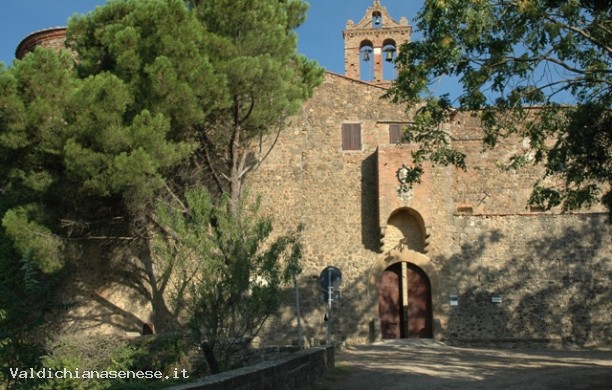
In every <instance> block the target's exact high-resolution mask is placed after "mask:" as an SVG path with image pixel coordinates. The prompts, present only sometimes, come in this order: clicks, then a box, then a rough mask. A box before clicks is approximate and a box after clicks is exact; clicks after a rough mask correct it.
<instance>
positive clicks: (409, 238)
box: [383, 207, 428, 253]
mask: <svg viewBox="0 0 612 390" xmlns="http://www.w3.org/2000/svg"><path fill="white" fill-rule="evenodd" d="M427 235H428V232H427V229H426V227H425V221H424V219H423V217H422V216H421V214H420V213H419V212H418V211H416V210H414V209H412V208H409V207H402V208H399V209H396V210H394V211H393V212H392V213H391V215H389V218H388V219H387V224H386V226H385V229H384V239H383V252H389V251H391V250H393V249H398V248H403V247H406V248H408V249H410V250H414V251H416V252H421V253H426V252H427V250H426V247H427Z"/></svg>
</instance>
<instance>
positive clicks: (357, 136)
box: [342, 123, 361, 150]
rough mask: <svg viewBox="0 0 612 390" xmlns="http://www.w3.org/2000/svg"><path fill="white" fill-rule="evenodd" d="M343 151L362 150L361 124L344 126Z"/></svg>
mask: <svg viewBox="0 0 612 390" xmlns="http://www.w3.org/2000/svg"><path fill="white" fill-rule="evenodd" d="M342 150H361V124H359V123H343V124H342Z"/></svg>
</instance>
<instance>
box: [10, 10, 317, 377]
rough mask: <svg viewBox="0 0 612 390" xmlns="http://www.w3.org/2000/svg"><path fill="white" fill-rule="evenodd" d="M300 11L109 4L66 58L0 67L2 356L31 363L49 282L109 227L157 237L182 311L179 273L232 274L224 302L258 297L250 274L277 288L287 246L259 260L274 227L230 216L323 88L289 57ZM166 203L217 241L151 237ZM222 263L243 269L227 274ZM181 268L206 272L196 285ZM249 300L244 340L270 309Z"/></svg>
mask: <svg viewBox="0 0 612 390" xmlns="http://www.w3.org/2000/svg"><path fill="white" fill-rule="evenodd" d="M306 9H307V6H306V3H304V2H303V1H300V0H289V1H282V2H279V1H276V0H256V1H227V0H214V1H206V2H199V1H194V2H190V1H187V2H186V1H182V0H150V1H139V0H114V1H109V2H108V3H107V4H106V5H105V6H103V7H98V8H97V9H96V10H95V11H93V12H92V13H90V14H88V15H85V16H76V17H73V18H72V19H71V20H70V22H69V26H68V29H67V45H68V46H69V49H71V51H57V50H49V49H43V48H37V49H36V50H34V52H33V53H30V54H28V55H26V56H25V57H24V58H23V59H22V60H18V61H15V62H14V63H13V65H12V66H11V67H9V68H4V67H0V218H1V219H2V226H1V227H0V243H1V244H2V246H3V248H4V247H6V251H2V253H0V270H2V271H5V270H6V271H7V272H6V273H4V272H3V273H2V275H1V276H0V283H1V284H0V300H1V302H2V306H0V332H3V333H2V334H1V335H0V345H1V346H2V348H5V349H4V350H8V348H12V351H13V352H15V351H18V350H21V351H24V352H23V354H25V353H26V352H25V351H26V350H28V349H27V348H26V347H25V346H26V344H27V343H29V340H31V337H30V334H29V333H31V331H32V330H33V329H36V325H35V324H38V323H40V320H41V319H42V318H43V317H42V315H43V313H44V312H45V310H47V309H48V308H49V301H50V300H51V299H52V297H53V289H52V287H53V284H52V283H51V284H49V283H48V281H49V280H51V279H54V278H55V277H56V275H59V274H60V272H59V271H60V270H61V269H62V268H63V267H64V266H65V264H66V263H67V262H69V261H73V260H74V259H73V256H71V255H70V253H72V251H73V250H75V249H78V246H79V244H80V243H82V242H86V241H84V240H89V239H91V238H94V236H95V239H96V240H98V239H100V238H101V237H109V238H113V235H114V234H115V233H116V231H117V229H116V225H115V224H117V223H121V224H122V227H123V228H125V229H123V228H122V229H121V230H122V231H123V230H125V235H127V236H129V235H132V236H138V237H142V236H143V231H144V230H147V232H157V233H158V234H159V236H163V237H164V240H165V241H164V242H162V243H160V242H156V244H159V246H158V248H157V250H158V251H159V253H160V255H159V256H160V257H162V256H165V258H167V259H172V261H173V262H172V263H169V264H167V265H168V267H167V268H166V269H165V270H164V272H165V273H167V275H163V277H161V278H160V280H162V282H160V284H159V285H157V286H154V287H155V288H156V289H157V290H156V291H159V292H160V294H161V295H163V294H164V293H166V292H167V293H169V295H172V297H171V298H173V299H174V300H175V303H177V304H179V305H180V300H181V297H184V295H185V294H184V293H185V291H186V290H185V288H186V285H187V284H185V283H184V284H182V285H181V284H177V285H174V287H175V288H174V289H173V291H166V288H169V287H168V285H169V284H170V283H171V282H170V280H173V278H170V277H168V276H169V275H172V274H173V273H176V274H177V275H178V276H177V278H178V279H181V278H182V280H186V281H190V283H191V281H192V277H195V276H197V277H198V278H200V280H199V281H200V282H204V281H206V282H209V280H208V279H207V278H209V277H210V278H213V279H212V280H213V281H215V282H219V279H218V278H219V277H220V275H226V274H227V275H230V274H231V275H234V276H233V279H231V281H232V283H237V285H236V286H230V285H229V284H227V283H229V282H224V284H223V286H221V285H220V287H223V289H224V291H228V292H227V293H228V294H230V295H232V294H233V295H232V297H233V298H232V299H234V300H235V299H236V298H235V294H237V292H239V291H241V292H244V291H246V290H245V289H246V287H245V284H246V285H250V284H252V283H251V282H250V279H249V275H251V274H258V275H260V277H261V278H264V279H265V280H267V281H270V282H271V283H274V285H275V286H280V285H282V283H281V281H284V278H285V276H286V275H285V273H284V272H281V271H280V270H277V269H275V268H274V267H273V264H276V263H274V261H276V260H278V258H280V257H282V256H281V254H284V253H285V250H287V248H288V247H290V246H291V245H293V243H295V237H293V236H292V237H290V238H284V239H278V240H276V241H272V246H270V247H269V248H268V249H267V251H264V250H263V249H262V243H263V242H264V241H265V239H266V238H267V237H268V235H269V234H270V232H271V224H270V222H269V221H268V220H265V219H259V220H257V222H247V221H244V224H242V222H239V218H238V215H237V214H236V213H238V212H242V211H243V206H242V204H241V200H240V198H241V196H242V193H243V186H242V184H243V182H244V180H245V179H246V178H247V176H248V173H249V172H251V171H252V170H253V169H255V168H256V166H257V165H258V164H260V163H261V162H262V161H263V159H265V156H266V155H267V153H268V152H269V150H270V149H271V148H272V147H273V146H274V143H275V141H274V137H277V136H278V132H280V131H281V130H282V129H283V128H284V126H285V125H286V122H287V118H288V117H289V116H290V115H292V114H295V113H296V112H297V111H298V110H299V108H300V105H301V103H302V102H303V101H304V99H307V98H308V97H310V96H311V95H312V92H313V90H314V87H315V86H316V85H317V84H318V83H319V82H320V81H321V79H322V74H323V70H322V69H321V68H320V67H318V66H317V65H316V64H315V63H313V62H312V61H309V60H307V59H306V58H304V57H302V56H300V55H298V54H297V52H296V42H297V38H296V34H295V32H294V29H295V28H296V27H298V26H299V25H300V24H301V23H302V22H303V20H304V18H305V12H306ZM268 135H272V139H267V138H266V137H267V136H268ZM264 145H266V146H267V149H266V148H264V147H263V146H264ZM257 151H259V153H256V152H257ZM191 186H200V187H205V188H208V189H212V188H214V189H215V191H211V193H213V194H214V197H215V198H216V197H219V198H221V197H223V199H224V201H223V202H221V201H219V202H208V204H209V206H206V207H209V208H208V209H207V208H206V207H204V206H202V207H204V208H203V209H199V208H198V207H199V206H197V205H198V204H200V205H202V204H207V203H206V202H204V201H203V200H202V199H199V197H201V196H204V195H201V194H200V195H197V194H195V193H194V192H190V193H189V194H188V195H185V192H186V188H189V187H191ZM228 193H229V196H225V195H223V194H228ZM206 196H207V197H208V198H211V196H210V195H206ZM166 199H173V201H177V202H178V206H177V207H179V208H181V207H182V206H181V205H180V203H181V201H178V200H179V199H183V200H186V201H187V202H188V203H189V204H190V208H189V209H188V210H190V212H191V211H193V212H195V214H193V215H190V216H189V218H192V219H193V218H199V219H198V220H199V221H206V223H205V224H203V225H202V227H208V228H210V220H209V219H206V218H208V217H211V216H214V218H215V219H216V220H217V221H218V222H217V223H218V224H219V228H218V229H217V228H214V229H213V230H214V231H216V232H217V235H215V236H214V239H213V238H211V236H210V232H207V231H204V230H202V231H200V232H199V233H197V234H196V232H198V230H197V228H196V227H195V225H194V224H193V223H191V222H190V223H187V222H184V224H185V226H184V227H183V228H181V227H180V224H179V225H178V226H175V225H174V224H173V223H169V222H168V225H169V226H172V227H173V228H174V229H176V231H177V232H178V233H176V234H178V236H176V235H175V233H173V232H172V231H169V230H165V228H164V227H163V226H162V225H163V224H158V223H157V222H158V221H159V220H163V219H164V218H166V217H168V216H164V215H161V216H157V215H156V213H157V212H159V213H164V212H165V213H167V214H168V213H170V212H169V211H167V210H166V211H164V210H162V209H160V208H157V209H156V208H155V204H158V203H159V202H162V201H164V200H166ZM227 199H229V200H227ZM213 204H215V206H214V207H213V206H212V205H213ZM191 205H192V206H191ZM174 206H176V204H175V205H174ZM219 208H220V209H219ZM225 209H229V210H231V211H232V212H233V216H232V217H231V218H230V216H228V215H226V214H224V212H225V211H226V210H225ZM250 212H251V211H250V210H249V211H248V212H246V214H247V215H250ZM170 214H171V213H170ZM181 215H182V214H181ZM234 217H235V218H236V219H233V218H234ZM173 218H174V219H173V221H174V222H176V223H179V222H180V221H181V220H180V219H177V218H175V217H173ZM183 218H186V217H185V216H183ZM117 221H120V222H117ZM186 221H187V219H186ZM238 226H240V229H238ZM156 228H157V230H156ZM241 229H242V230H241ZM198 234H200V235H202V236H201V237H200V236H198ZM205 234H206V235H205ZM181 236H182V237H183V239H182V240H179V239H178V237H181ZM202 237H205V238H206V239H205V240H203V241H202V242H200V241H199V240H200V239H201V238H202ZM122 238H124V237H122ZM172 240H175V241H174V243H172ZM204 244H205V245H206V247H202V245H204ZM260 250H261V253H260V252H259V251H260ZM222 253H225V254H224V255H223V256H227V259H232V261H233V259H236V258H239V259H240V261H236V262H232V261H230V260H227V264H225V263H224V261H223V260H222V258H224V257H223V256H222V255H221V254H222ZM265 253H267V255H264V254H265ZM179 254H184V256H179ZM203 254H206V255H207V257H202V256H203ZM295 256H297V253H296V254H295ZM290 257H291V256H290ZM291 258H292V257H291ZM22 259H23V260H22ZM188 259H199V260H201V261H200V262H196V264H197V266H198V267H199V266H200V265H202V264H206V266H207V267H211V269H212V270H213V271H214V272H212V273H211V275H210V276H208V275H207V274H201V273H196V274H193V271H194V269H193V267H192V265H190V264H189V262H188V261H187V260H188ZM247 259H250V260H252V261H254V263H253V265H249V264H246V263H245V261H246V260H247ZM230 263H231V264H232V266H231V267H229V264H230ZM75 264H76V263H75ZM76 265H77V266H78V264H76ZM198 267H196V269H199V268H198ZM194 280H195V279H194ZM277 282H278V283H277ZM219 283H220V282H219ZM30 284H31V285H37V286H39V287H40V289H41V291H45V293H44V294H43V295H42V296H44V298H45V299H40V298H41V296H40V295H38V294H33V293H32V294H30V293H28V291H29V290H28V289H30V287H28V286H29V285H30ZM206 286H209V285H206ZM206 288H208V287H206ZM194 291H197V289H196V290H194ZM249 291H251V294H252V295H253V296H254V297H257V300H244V302H245V304H246V303H247V302H251V303H249V305H253V307H249V310H251V312H252V313H254V314H253V316H254V317H253V318H254V319H253V320H249V321H247V322H248V324H249V326H250V327H253V326H254V325H253V324H254V323H256V322H257V320H256V319H255V317H256V316H263V315H264V313H266V315H267V314H269V312H270V311H271V310H272V309H273V308H274V307H275V306H276V305H277V302H278V297H276V296H275V295H274V294H271V293H270V290H269V289H268V288H263V287H260V286H257V285H253V286H251V288H250V290H249ZM28 294H29V295H28ZM41 294H42V292H41ZM36 299H39V302H38V303H40V305H34V306H33V307H34V309H33V310H32V313H31V314H32V319H31V318H30V317H29V316H24V318H26V319H27V321H24V324H27V326H24V327H19V326H17V323H16V319H17V318H19V315H23V313H24V310H25V308H27V307H28V306H27V305H28V304H30V305H31V300H33V301H36ZM255 301H258V302H259V303H253V302H255ZM232 310H233V309H232ZM179 311H180V310H179ZM179 311H177V312H179ZM13 336H14V337H13ZM7 340H8V341H7ZM22 347H23V348H22ZM20 348H21V349H20ZM28 348H29V347H28ZM35 349H36V345H35V344H32V350H33V351H34V350H35ZM34 352H36V351H34ZM38 352H40V351H38ZM38 352H36V353H33V354H32V356H33V358H32V359H34V360H35V359H36V358H37V356H39V353H38ZM15 353H16V352H15ZM20 353H21V352H20ZM23 354H22V355H23ZM19 359H21V360H20V361H22V362H24V361H26V360H27V359H26V358H25V357H23V358H21V357H19ZM19 359H18V358H14V359H13V361H18V360H19ZM32 359H30V360H32ZM39 363H40V362H38V363H36V362H33V363H32V364H30V366H35V364H39ZM24 364H25V363H24ZM3 367H5V366H3Z"/></svg>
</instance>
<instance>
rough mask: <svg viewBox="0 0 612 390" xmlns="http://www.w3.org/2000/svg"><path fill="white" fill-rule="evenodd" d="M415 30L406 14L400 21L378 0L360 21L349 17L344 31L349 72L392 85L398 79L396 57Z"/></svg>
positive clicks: (346, 66)
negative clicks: (395, 70) (391, 15)
mask: <svg viewBox="0 0 612 390" xmlns="http://www.w3.org/2000/svg"><path fill="white" fill-rule="evenodd" d="M411 29H412V28H411V26H410V25H408V20H407V19H406V17H404V16H402V17H401V19H400V21H399V23H398V22H396V21H395V20H393V19H392V18H391V17H390V16H389V12H388V11H387V9H386V8H385V7H383V6H382V5H381V4H380V0H374V3H373V4H372V5H371V6H370V7H369V8H368V9H367V10H366V12H365V15H364V16H363V19H361V21H359V23H357V24H355V23H354V22H353V21H352V20H349V21H347V23H346V28H345V29H344V30H343V31H342V36H343V38H344V69H345V75H346V76H347V77H350V78H352V79H360V80H364V81H371V82H373V83H375V84H378V85H386V84H390V83H391V81H392V80H393V79H394V78H395V74H394V68H393V66H394V64H393V60H394V59H395V58H396V56H397V54H398V50H399V47H400V46H401V45H402V44H403V43H407V42H409V41H410V32H411ZM385 63H386V64H385Z"/></svg>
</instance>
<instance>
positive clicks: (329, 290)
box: [327, 268, 333, 345]
mask: <svg viewBox="0 0 612 390" xmlns="http://www.w3.org/2000/svg"><path fill="white" fill-rule="evenodd" d="M331 274H332V270H331V268H328V269H327V312H328V313H329V314H328V318H327V345H331V342H332V335H331V332H332V289H333V287H332V280H331V279H332V278H331Z"/></svg>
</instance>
